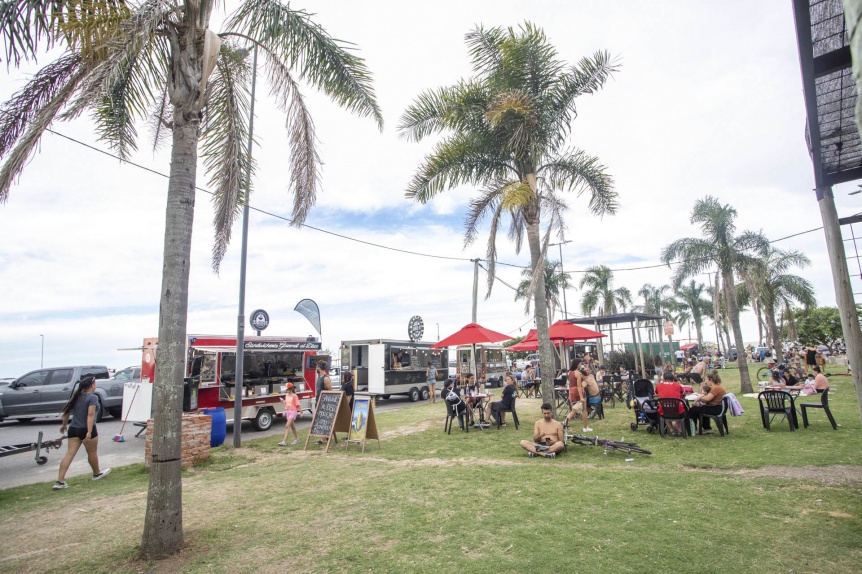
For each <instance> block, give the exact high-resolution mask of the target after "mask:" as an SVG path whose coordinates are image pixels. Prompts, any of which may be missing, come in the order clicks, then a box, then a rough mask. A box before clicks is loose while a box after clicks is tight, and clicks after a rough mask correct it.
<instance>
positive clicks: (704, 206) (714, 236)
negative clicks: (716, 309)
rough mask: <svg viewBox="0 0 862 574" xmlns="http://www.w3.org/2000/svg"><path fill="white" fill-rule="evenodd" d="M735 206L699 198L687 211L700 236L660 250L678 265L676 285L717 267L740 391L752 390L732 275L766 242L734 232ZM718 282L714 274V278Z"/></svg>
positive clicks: (754, 235) (755, 235)
mask: <svg viewBox="0 0 862 574" xmlns="http://www.w3.org/2000/svg"><path fill="white" fill-rule="evenodd" d="M735 219H736V209H734V208H733V207H732V206H730V205H721V204H720V203H719V202H718V200H717V199H716V198H714V197H711V196H706V197H705V198H703V199H699V200H697V201H696V202H695V204H694V209H692V212H691V222H692V223H696V224H700V229H701V232H702V237H690V238H685V239H678V240H676V241H674V242H673V243H671V244H670V245H668V246H667V247H665V248H664V249H662V253H661V259H662V262H664V263H666V264H667V265H668V266H670V265H671V263H676V264H677V265H679V267H677V270H676V274H675V276H674V285H680V284H681V283H682V281H683V280H684V279H686V278H688V277H693V276H695V275H700V274H701V273H703V272H704V271H706V270H707V269H709V268H710V267H712V266H716V267H718V275H719V276H720V278H721V287H722V288H723V292H724V301H725V303H726V305H727V314H728V319H729V322H730V326H731V328H732V329H733V336H734V339H735V341H736V349H737V354H738V357H739V358H738V360H737V365H738V367H739V378H740V381H741V388H742V392H743V393H750V392H752V386H751V377H750V376H749V374H748V362H747V361H746V360H745V354H744V353H743V352H742V349H743V348H744V346H743V340H742V329H741V328H740V326H739V301H738V299H737V294H736V288H735V282H734V274H735V273H737V272H739V271H740V269H741V268H742V267H743V266H745V265H747V264H749V263H750V262H751V260H752V254H753V253H755V252H759V253H764V252H765V251H766V247H767V245H768V241H767V240H766V238H765V237H763V235H761V234H760V233H753V232H750V231H746V232H743V233H741V234H739V235H735V233H736V225H735V224H734V220H735ZM716 283H718V277H717V278H716Z"/></svg>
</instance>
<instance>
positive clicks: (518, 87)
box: [399, 23, 617, 396]
mask: <svg viewBox="0 0 862 574" xmlns="http://www.w3.org/2000/svg"><path fill="white" fill-rule="evenodd" d="M466 41H467V45H468V47H469V48H470V57H471V61H472V64H473V70H474V72H475V75H474V76H473V77H470V78H468V79H465V80H462V81H460V82H459V83H457V84H455V85H453V86H448V87H443V88H438V89H436V90H429V91H426V92H424V93H422V94H420V95H419V96H418V97H417V98H416V100H415V101H414V103H413V104H412V105H411V106H410V107H408V108H407V110H406V111H405V112H404V114H403V115H402V117H401V123H400V125H399V130H400V132H401V135H402V136H403V137H405V138H407V139H409V140H412V141H419V140H421V139H423V138H425V137H426V136H428V135H430V134H433V133H446V134H447V135H446V136H445V137H444V138H443V139H442V140H440V141H439V142H438V143H437V145H436V146H435V148H434V149H433V150H432V152H431V153H430V155H428V157H426V158H425V161H424V162H423V164H422V165H421V166H420V167H419V169H418V171H417V172H416V174H415V175H414V177H413V179H412V180H411V182H410V183H409V184H408V186H407V191H406V196H407V197H408V198H411V199H414V200H416V201H418V202H420V203H425V202H427V201H430V200H431V199H433V198H434V197H435V196H436V195H437V194H438V193H440V192H442V191H444V190H446V189H451V188H454V187H456V186H459V185H463V184H468V185H475V186H482V189H481V191H480V192H479V194H478V195H477V197H476V198H475V199H473V201H472V202H471V205H470V210H469V212H468V214H467V220H466V233H465V243H466V244H470V243H472V242H473V241H474V240H475V239H476V236H477V234H478V232H479V224H480V223H481V222H482V220H484V218H485V217H490V231H489V237H488V245H487V260H488V293H490V290H491V288H492V286H493V283H494V269H495V264H496V259H497V249H496V240H497V231H498V229H499V228H500V226H501V225H505V224H506V220H508V221H509V229H508V234H509V237H510V239H512V240H513V241H514V242H515V248H516V251H517V252H520V250H521V246H522V243H523V240H524V235H526V240H527V245H528V247H529V250H530V268H531V271H532V277H531V284H530V287H529V289H528V291H527V295H528V296H530V297H532V298H533V302H534V305H533V312H534V313H535V318H536V331H537V334H538V338H539V355H540V363H541V368H542V371H543V372H545V373H551V372H553V348H552V346H551V342H550V340H549V339H548V319H547V316H546V312H545V309H546V307H547V303H546V301H545V296H546V289H545V285H544V282H545V273H544V272H543V266H544V265H543V264H544V261H545V258H546V253H547V249H548V243H549V241H550V237H551V234H552V233H554V232H556V233H557V235H558V236H559V237H560V239H562V237H563V233H564V231H565V225H564V222H563V213H564V212H565V211H566V210H567V209H568V206H567V204H566V203H565V201H564V198H563V196H562V194H563V192H573V193H575V194H576V195H580V194H582V193H583V192H585V191H586V192H588V193H589V196H590V202H589V210H590V212H592V213H593V214H596V215H603V214H605V213H615V212H616V209H617V202H616V193H615V192H614V189H613V182H612V180H611V177H610V176H609V175H608V174H607V173H606V171H605V168H604V167H603V166H602V165H601V164H600V163H599V161H598V160H597V159H596V158H594V157H591V156H588V155H587V154H586V153H585V152H583V151H581V150H579V149H577V148H574V147H568V144H567V139H568V135H569V133H570V130H571V122H572V120H574V118H575V115H576V113H575V100H576V99H577V97H578V96H581V95H583V94H591V93H593V92H595V91H597V90H598V89H600V88H601V87H602V86H603V85H604V83H605V81H607V79H608V78H609V77H610V76H611V75H612V74H613V73H614V72H615V71H616V66H615V64H614V62H612V61H611V59H610V57H609V55H608V54H607V53H604V52H599V53H596V54H595V55H594V56H593V57H592V58H584V59H583V60H581V61H580V62H579V63H578V65H577V66H569V65H566V64H565V63H564V62H562V61H560V60H559V59H558V58H557V53H556V50H554V48H553V46H551V45H550V44H549V43H548V40H547V38H546V37H545V34H544V32H543V31H542V30H541V29H539V28H537V27H535V26H533V25H532V24H530V23H526V24H524V25H522V26H520V27H519V28H518V29H517V30H516V29H513V28H508V29H504V28H491V29H485V28H483V27H482V26H478V27H476V28H474V29H473V30H472V31H471V32H469V33H468V34H467V36H466ZM543 224H544V230H543V228H542V225H543ZM543 379H544V380H543V381H542V387H543V392H547V393H548V394H547V395H546V396H552V395H553V381H552V380H551V379H550V378H549V377H544V378H543Z"/></svg>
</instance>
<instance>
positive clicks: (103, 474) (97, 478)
mask: <svg viewBox="0 0 862 574" xmlns="http://www.w3.org/2000/svg"><path fill="white" fill-rule="evenodd" d="M109 474H111V469H110V468H106V469H105V470H103V471H102V472H100V473H99V474H94V475H93V480H99V479H100V478H105V477H106V476H108V475H109Z"/></svg>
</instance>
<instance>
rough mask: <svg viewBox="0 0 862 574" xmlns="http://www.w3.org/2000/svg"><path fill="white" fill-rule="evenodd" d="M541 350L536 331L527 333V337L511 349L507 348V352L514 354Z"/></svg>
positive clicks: (532, 330)
mask: <svg viewBox="0 0 862 574" xmlns="http://www.w3.org/2000/svg"><path fill="white" fill-rule="evenodd" d="M538 348H539V337H538V335H536V330H535V329H530V332H529V333H527V336H526V337H524V338H523V339H521V340H520V341H518V342H517V343H515V344H514V345H512V346H511V347H507V348H506V351H507V352H509V353H514V352H516V351H535V350H536V349H538Z"/></svg>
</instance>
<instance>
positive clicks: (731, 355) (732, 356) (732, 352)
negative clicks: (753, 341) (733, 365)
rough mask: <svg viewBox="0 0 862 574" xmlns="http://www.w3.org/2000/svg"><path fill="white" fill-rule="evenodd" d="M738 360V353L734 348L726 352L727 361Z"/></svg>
mask: <svg viewBox="0 0 862 574" xmlns="http://www.w3.org/2000/svg"><path fill="white" fill-rule="evenodd" d="M738 358H739V353H738V352H737V351H736V347H731V348H730V349H729V350H728V351H727V360H728V361H735V360H736V359H738Z"/></svg>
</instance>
